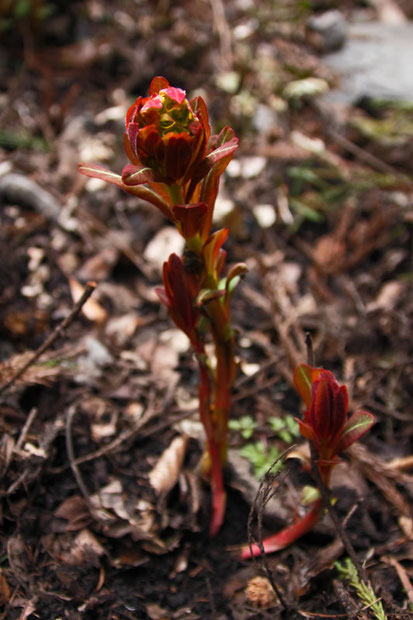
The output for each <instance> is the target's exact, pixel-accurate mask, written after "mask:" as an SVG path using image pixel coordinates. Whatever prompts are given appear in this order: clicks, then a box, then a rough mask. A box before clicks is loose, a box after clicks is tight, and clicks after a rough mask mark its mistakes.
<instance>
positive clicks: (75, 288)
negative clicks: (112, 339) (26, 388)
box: [69, 277, 107, 325]
mask: <svg viewBox="0 0 413 620" xmlns="http://www.w3.org/2000/svg"><path fill="white" fill-rule="evenodd" d="M69 286H70V292H71V294H72V299H73V302H74V303H76V302H77V301H79V299H80V298H81V297H82V295H83V293H84V292H85V289H84V287H83V286H82V285H81V284H80V282H79V281H78V280H76V278H73V277H71V278H69ZM82 312H83V314H84V315H85V317H86V318H87V319H89V321H93V322H94V323H97V324H98V325H102V324H103V323H104V322H105V321H106V318H107V312H106V310H105V309H104V308H103V307H102V306H101V305H100V303H99V302H97V301H96V299H93V297H90V298H89V299H88V300H87V302H86V303H85V304H84V305H83V306H82Z"/></svg>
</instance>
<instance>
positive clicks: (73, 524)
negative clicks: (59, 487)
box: [54, 495, 92, 532]
mask: <svg viewBox="0 0 413 620" xmlns="http://www.w3.org/2000/svg"><path fill="white" fill-rule="evenodd" d="M54 516H55V517H57V518H58V519H66V521H67V525H66V531H67V532H72V531H76V530H80V529H82V528H84V527H86V526H87V525H89V524H90V522H91V519H92V517H91V514H90V511H89V508H88V505H87V503H86V501H85V499H84V498H83V497H81V496H80V495H72V496H71V497H68V498H66V499H65V500H64V502H63V503H62V504H60V506H59V507H58V508H57V509H56V510H55V512H54Z"/></svg>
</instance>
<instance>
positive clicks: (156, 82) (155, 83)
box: [149, 75, 169, 95]
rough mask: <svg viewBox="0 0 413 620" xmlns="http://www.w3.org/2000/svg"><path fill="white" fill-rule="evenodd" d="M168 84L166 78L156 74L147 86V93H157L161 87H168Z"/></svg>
mask: <svg viewBox="0 0 413 620" xmlns="http://www.w3.org/2000/svg"><path fill="white" fill-rule="evenodd" d="M168 86H169V82H168V80H167V79H166V78H164V77H162V76H161V75H157V76H156V77H154V78H153V80H152V82H151V85H150V87H149V94H150V95H157V94H158V93H159V91H160V90H162V89H163V88H168Z"/></svg>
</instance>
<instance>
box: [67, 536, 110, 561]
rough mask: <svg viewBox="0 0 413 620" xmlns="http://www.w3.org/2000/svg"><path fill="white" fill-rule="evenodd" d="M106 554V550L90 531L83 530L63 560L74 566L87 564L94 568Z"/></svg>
mask: <svg viewBox="0 0 413 620" xmlns="http://www.w3.org/2000/svg"><path fill="white" fill-rule="evenodd" d="M104 554H105V550H104V548H103V547H102V545H101V544H100V542H99V541H98V540H97V538H96V537H95V536H94V535H93V534H92V533H91V532H90V531H89V530H86V529H84V530H81V531H80V532H79V533H78V534H77V536H76V537H75V539H74V540H73V545H72V546H71V548H70V551H69V552H68V553H63V555H62V560H63V561H64V562H66V563H67V564H70V565H72V566H78V565H81V564H83V563H85V562H87V563H91V564H93V565H94V566H97V565H98V564H99V558H100V557H101V556H102V555H104Z"/></svg>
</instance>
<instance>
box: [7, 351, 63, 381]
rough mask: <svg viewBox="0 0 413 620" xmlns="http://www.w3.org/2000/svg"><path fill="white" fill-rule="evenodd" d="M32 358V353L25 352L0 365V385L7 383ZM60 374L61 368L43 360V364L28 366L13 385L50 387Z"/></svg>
mask: <svg viewBox="0 0 413 620" xmlns="http://www.w3.org/2000/svg"><path fill="white" fill-rule="evenodd" d="M32 356H33V353H32V351H25V352H24V353H17V354H16V355H13V356H12V357H11V358H10V359H8V360H7V361H6V362H2V363H0V378H1V382H2V384H5V383H7V382H8V381H9V380H10V379H11V378H12V377H13V376H14V375H15V374H16V372H17V371H18V370H19V369H20V368H22V367H23V366H24V365H25V364H26V362H28V360H29V359H31V358H32ZM61 372H62V368H61V367H60V366H59V365H58V364H51V363H48V361H46V360H45V361H44V362H43V363H37V364H33V365H32V366H30V367H29V368H28V369H27V370H26V371H25V372H24V374H23V375H22V376H21V377H19V378H18V379H17V380H16V382H15V383H16V384H17V385H27V384H39V385H51V384H52V382H53V381H54V380H55V379H56V378H57V377H58V375H59V374H61Z"/></svg>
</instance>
